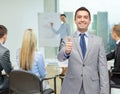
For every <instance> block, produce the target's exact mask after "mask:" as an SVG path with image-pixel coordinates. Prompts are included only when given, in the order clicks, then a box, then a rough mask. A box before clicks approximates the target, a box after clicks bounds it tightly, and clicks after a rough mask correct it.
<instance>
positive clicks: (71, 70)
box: [57, 7, 109, 94]
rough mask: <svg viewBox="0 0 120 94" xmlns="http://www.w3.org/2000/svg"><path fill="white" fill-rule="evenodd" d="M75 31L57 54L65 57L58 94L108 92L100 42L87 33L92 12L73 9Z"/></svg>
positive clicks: (103, 55)
mask: <svg viewBox="0 0 120 94" xmlns="http://www.w3.org/2000/svg"><path fill="white" fill-rule="evenodd" d="M74 20H75V24H76V26H77V31H76V32H75V33H74V34H73V36H71V37H68V38H67V40H66V41H64V42H65V43H64V42H63V43H62V44H61V46H62V48H61V50H60V52H59V53H58V55H57V58H58V60H59V61H65V60H67V59H68V69H67V73H66V75H65V78H64V81H63V84H62V89H61V94H109V77H108V69H107V60H106V55H105V51H104V45H103V41H102V39H101V38H100V37H97V36H95V35H92V34H90V33H89V32H88V26H89V24H90V22H91V15H90V12H89V10H88V9H87V8H85V7H80V8H79V9H77V10H76V12H75V18H74Z"/></svg>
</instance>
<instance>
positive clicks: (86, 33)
mask: <svg viewBox="0 0 120 94" xmlns="http://www.w3.org/2000/svg"><path fill="white" fill-rule="evenodd" d="M80 34H82V33H81V32H80V31H77V35H78V36H79V35H80ZM84 34H85V36H86V37H88V31H86V32H84Z"/></svg>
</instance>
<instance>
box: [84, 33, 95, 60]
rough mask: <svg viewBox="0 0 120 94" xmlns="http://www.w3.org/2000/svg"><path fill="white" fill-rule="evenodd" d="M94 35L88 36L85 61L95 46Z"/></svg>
mask: <svg viewBox="0 0 120 94" xmlns="http://www.w3.org/2000/svg"><path fill="white" fill-rule="evenodd" d="M93 42H94V40H93V36H92V35H90V34H89V36H88V45H87V51H86V54H85V58H84V61H85V60H86V58H87V56H88V55H89V52H90V51H91V48H92V46H93Z"/></svg>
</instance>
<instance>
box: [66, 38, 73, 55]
mask: <svg viewBox="0 0 120 94" xmlns="http://www.w3.org/2000/svg"><path fill="white" fill-rule="evenodd" d="M71 50H72V41H71V37H70V36H68V37H67V42H66V45H65V53H66V54H70V52H71Z"/></svg>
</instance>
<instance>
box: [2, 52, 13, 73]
mask: <svg viewBox="0 0 120 94" xmlns="http://www.w3.org/2000/svg"><path fill="white" fill-rule="evenodd" d="M0 64H1V66H2V67H3V69H4V70H5V72H6V74H9V73H10V72H11V70H12V65H11V61H10V52H9V50H7V51H5V52H4V53H3V56H2V58H1V59H0Z"/></svg>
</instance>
